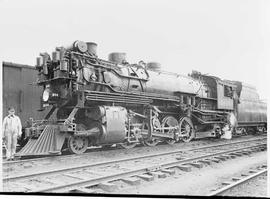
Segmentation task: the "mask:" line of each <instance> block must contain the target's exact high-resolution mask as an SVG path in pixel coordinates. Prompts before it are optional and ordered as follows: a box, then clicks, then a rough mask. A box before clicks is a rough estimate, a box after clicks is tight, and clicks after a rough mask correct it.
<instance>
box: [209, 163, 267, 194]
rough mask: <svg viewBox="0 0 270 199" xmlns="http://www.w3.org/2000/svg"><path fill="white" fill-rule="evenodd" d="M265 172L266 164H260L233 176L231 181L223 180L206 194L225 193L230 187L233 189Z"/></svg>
mask: <svg viewBox="0 0 270 199" xmlns="http://www.w3.org/2000/svg"><path fill="white" fill-rule="evenodd" d="M264 174H267V165H266V164H265V165H262V166H261V167H259V168H257V170H250V171H249V172H248V173H245V174H242V175H241V177H233V178H232V181H230V182H224V183H223V185H224V186H222V187H221V188H219V189H217V190H215V191H213V192H211V193H210V194H209V195H208V196H218V195H223V194H226V192H229V191H230V190H232V189H235V188H236V187H238V186H241V185H243V184H245V183H247V182H249V181H250V180H252V179H255V178H257V177H259V176H261V175H264Z"/></svg>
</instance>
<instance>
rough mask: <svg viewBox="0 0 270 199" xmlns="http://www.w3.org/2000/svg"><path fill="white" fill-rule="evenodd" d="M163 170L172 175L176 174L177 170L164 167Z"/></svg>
mask: <svg viewBox="0 0 270 199" xmlns="http://www.w3.org/2000/svg"><path fill="white" fill-rule="evenodd" d="M161 171H162V172H164V173H168V174H170V175H174V174H175V170H173V169H162V170H161Z"/></svg>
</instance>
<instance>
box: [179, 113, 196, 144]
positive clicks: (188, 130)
mask: <svg viewBox="0 0 270 199" xmlns="http://www.w3.org/2000/svg"><path fill="white" fill-rule="evenodd" d="M179 128H180V136H181V140H183V141H184V142H190V141H191V140H192V139H193V138H194V137H195V131H194V127H193V124H192V121H191V119H190V118H189V117H182V118H181V119H180V122H179Z"/></svg>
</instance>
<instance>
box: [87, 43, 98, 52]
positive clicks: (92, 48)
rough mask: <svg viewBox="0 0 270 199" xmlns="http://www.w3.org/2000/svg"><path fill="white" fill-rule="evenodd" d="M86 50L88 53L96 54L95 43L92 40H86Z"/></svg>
mask: <svg viewBox="0 0 270 199" xmlns="http://www.w3.org/2000/svg"><path fill="white" fill-rule="evenodd" d="M86 45H87V51H88V53H90V54H94V55H97V44H96V43H94V42H87V43H86Z"/></svg>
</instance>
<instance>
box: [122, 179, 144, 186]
mask: <svg viewBox="0 0 270 199" xmlns="http://www.w3.org/2000/svg"><path fill="white" fill-rule="evenodd" d="M121 180H122V181H123V182H125V183H127V184H130V185H139V184H141V180H140V179H138V178H135V177H130V178H123V179H121Z"/></svg>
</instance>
